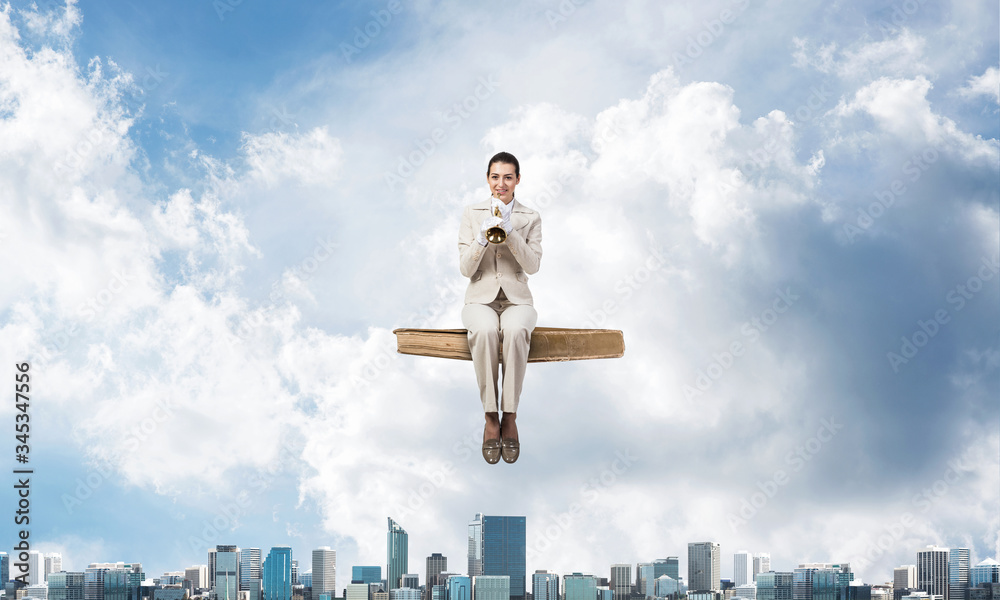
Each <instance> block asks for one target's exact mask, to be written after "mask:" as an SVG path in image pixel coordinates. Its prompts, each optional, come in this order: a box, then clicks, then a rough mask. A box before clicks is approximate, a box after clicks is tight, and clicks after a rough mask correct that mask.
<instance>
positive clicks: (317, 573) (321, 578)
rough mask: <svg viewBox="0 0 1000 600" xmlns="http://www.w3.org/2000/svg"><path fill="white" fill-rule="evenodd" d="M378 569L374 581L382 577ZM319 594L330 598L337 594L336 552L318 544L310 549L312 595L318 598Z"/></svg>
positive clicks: (317, 599)
mask: <svg viewBox="0 0 1000 600" xmlns="http://www.w3.org/2000/svg"><path fill="white" fill-rule="evenodd" d="M378 570H379V577H378V579H376V581H378V580H379V579H382V573H381V571H382V569H381V568H379V569H378ZM352 582H353V580H352ZM362 583H366V584H367V583H369V582H368V581H364V582H362ZM320 594H330V597H331V598H333V597H335V596H336V595H337V552H336V550H332V549H330V547H329V546H320V547H319V548H316V549H315V550H313V551H312V597H313V598H314V599H316V600H319V596H320Z"/></svg>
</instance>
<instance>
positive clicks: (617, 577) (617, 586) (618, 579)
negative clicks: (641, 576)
mask: <svg viewBox="0 0 1000 600" xmlns="http://www.w3.org/2000/svg"><path fill="white" fill-rule="evenodd" d="M608 587H609V588H610V589H611V591H612V592H613V593H614V597H615V598H616V599H617V600H622V598H628V597H629V596H631V595H632V565H628V564H625V563H617V564H613V565H611V578H610V585H609V586H608Z"/></svg>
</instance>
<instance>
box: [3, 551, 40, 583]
mask: <svg viewBox="0 0 1000 600" xmlns="http://www.w3.org/2000/svg"><path fill="white" fill-rule="evenodd" d="M43 581H45V556H44V555H43V554H42V553H41V552H37V551H35V550H30V551H29V552H28V585H38V584H39V583H41V582H43ZM4 583H6V582H4Z"/></svg>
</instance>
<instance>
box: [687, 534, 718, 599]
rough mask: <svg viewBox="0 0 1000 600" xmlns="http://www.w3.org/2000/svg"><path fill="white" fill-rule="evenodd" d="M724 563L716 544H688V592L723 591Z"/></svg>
mask: <svg viewBox="0 0 1000 600" xmlns="http://www.w3.org/2000/svg"><path fill="white" fill-rule="evenodd" d="M721 567H722V562H721V553H720V548H719V545H718V544H716V543H715V542H691V543H689V544H688V590H689V591H692V592H695V591H698V592H707V591H718V590H720V589H722V585H721V579H722V568H721Z"/></svg>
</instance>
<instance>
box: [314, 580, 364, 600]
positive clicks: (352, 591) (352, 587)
mask: <svg viewBox="0 0 1000 600" xmlns="http://www.w3.org/2000/svg"><path fill="white" fill-rule="evenodd" d="M323 593H324V594H325V593H328V592H323ZM368 594H369V589H368V584H367V583H354V582H351V583H348V584H347V588H346V591H345V592H344V600H368ZM331 597H332V596H331Z"/></svg>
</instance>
